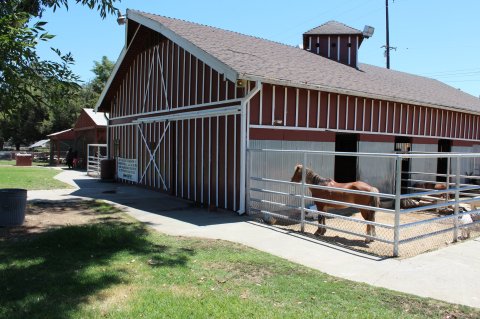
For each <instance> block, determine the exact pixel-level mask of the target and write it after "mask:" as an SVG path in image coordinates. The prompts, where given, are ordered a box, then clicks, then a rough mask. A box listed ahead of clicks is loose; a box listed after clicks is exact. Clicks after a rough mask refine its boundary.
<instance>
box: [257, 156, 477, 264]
mask: <svg viewBox="0 0 480 319" xmlns="http://www.w3.org/2000/svg"><path fill="white" fill-rule="evenodd" d="M338 155H344V156H356V157H363V158H367V159H376V161H380V160H382V161H386V162H387V165H386V166H387V167H390V169H389V170H388V171H385V172H384V174H391V175H393V177H394V178H393V179H392V180H393V185H391V186H392V187H390V186H389V185H383V186H382V187H379V188H380V189H381V190H380V192H378V193H374V195H375V196H376V197H378V198H379V199H380V200H381V205H380V207H373V206H368V207H367V206H365V205H360V204H353V203H351V202H346V201H335V200H331V199H329V198H318V197H313V195H311V192H310V190H311V189H321V190H326V191H329V192H338V193H344V194H345V193H351V194H358V195H364V196H367V195H368V196H372V193H368V192H365V191H359V190H354V189H343V188H333V187H328V186H320V185H313V184H308V183H307V182H306V177H305V174H303V176H302V180H301V182H298V183H295V182H291V181H290V179H291V177H292V175H293V172H294V167H295V165H296V164H302V165H303V166H305V165H306V166H307V167H310V168H312V169H313V170H316V169H317V172H318V173H320V175H321V171H320V169H321V168H322V163H323V162H325V158H329V157H330V158H331V157H334V156H338ZM248 157H249V168H248V174H249V176H248V185H247V187H248V192H247V203H248V205H247V208H248V213H249V214H250V215H252V216H254V217H256V218H260V219H261V220H262V221H264V222H266V223H269V224H272V225H278V226H279V227H283V228H287V229H290V230H293V231H299V232H302V233H305V234H307V235H312V236H313V233H314V232H315V231H316V230H317V229H320V228H323V229H324V230H327V232H326V234H325V235H324V236H321V237H319V238H320V239H322V238H323V239H325V240H329V241H333V242H336V243H338V244H340V245H345V246H348V247H351V248H354V249H359V250H362V251H366V252H369V253H374V254H376V255H382V256H392V255H393V256H399V255H402V256H411V255H415V254H417V253H420V252H423V251H426V250H430V249H434V248H436V247H440V246H442V245H443V244H445V242H446V241H448V242H450V241H453V242H456V241H458V240H459V239H467V238H469V237H473V236H477V235H480V227H479V226H480V225H479V223H480V210H479V209H478V208H480V186H479V184H480V177H479V176H474V175H472V174H471V173H469V172H474V171H478V167H475V165H478V159H479V158H480V154H477V153H462V154H460V153H422V154H418V153H416V154H414V153H408V154H376V153H347V152H343V153H339V152H321V151H299V150H273V149H250V150H249V151H248ZM438 158H445V159H446V160H447V161H448V167H449V169H450V171H449V172H447V174H435V173H429V172H422V171H412V172H402V162H403V161H404V159H410V161H412V163H415V162H418V161H427V162H431V163H436V162H437V159H438ZM415 166H416V167H420V166H421V165H415ZM439 175H442V176H443V177H444V178H445V179H446V182H445V183H438V182H436V177H437V176H439ZM325 177H328V176H325ZM359 179H360V180H368V179H369V177H368V176H360V177H359ZM402 182H403V185H405V182H407V185H410V186H408V187H409V191H408V192H402ZM372 186H375V185H372ZM391 189H393V191H390V190H391ZM315 202H322V203H329V204H335V205H342V206H345V207H347V209H341V210H339V209H336V210H335V209H332V210H327V211H318V210H317V208H316V207H315V206H314V203H315ZM359 209H372V210H374V211H375V212H376V213H375V216H376V219H374V220H364V219H363V218H361V217H360V215H359V214H358V210H359ZM319 216H320V217H324V218H325V219H326V222H325V225H321V224H319V223H318V221H317V220H318V218H319ZM367 226H369V227H372V226H373V227H375V229H376V232H375V233H373V234H372V233H369V234H367V233H366V232H365V229H366V227H367ZM365 239H366V241H365ZM369 241H373V242H370V243H367V242H369ZM400 251H401V252H402V253H401V254H400Z"/></svg>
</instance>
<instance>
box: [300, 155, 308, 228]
mask: <svg viewBox="0 0 480 319" xmlns="http://www.w3.org/2000/svg"><path fill="white" fill-rule="evenodd" d="M306 164H307V153H305V152H303V160H302V167H303V169H302V200H301V208H300V209H301V210H300V212H301V213H300V231H301V232H302V233H303V232H304V231H305V177H306V171H307V167H306Z"/></svg>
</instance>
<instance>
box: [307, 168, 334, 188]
mask: <svg viewBox="0 0 480 319" xmlns="http://www.w3.org/2000/svg"><path fill="white" fill-rule="evenodd" d="M305 177H306V178H305V179H306V180H311V181H312V183H311V184H314V185H320V186H326V185H327V184H328V183H330V182H331V181H332V179H331V178H328V177H322V176H320V175H318V174H317V173H315V172H314V171H313V170H312V169H311V168H308V167H306V168H305Z"/></svg>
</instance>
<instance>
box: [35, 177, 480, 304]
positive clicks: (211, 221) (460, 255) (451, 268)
mask: <svg viewBox="0 0 480 319" xmlns="http://www.w3.org/2000/svg"><path fill="white" fill-rule="evenodd" d="M57 178H58V179H59V180H62V181H64V182H67V183H69V184H71V185H72V186H74V187H75V188H74V189H70V190H53V191H30V192H29V193H28V197H29V200H35V199H42V200H63V199H68V198H72V197H85V198H94V199H103V200H107V201H110V202H112V203H115V204H117V205H120V206H121V207H123V208H124V209H125V211H126V212H127V213H128V214H129V215H131V216H133V217H134V218H136V219H138V220H139V221H141V222H144V223H146V224H147V225H149V226H150V227H152V228H153V229H155V230H157V231H159V232H162V233H166V234H169V235H175V236H192V237H204V238H213V239H223V240H228V241H232V242H237V243H241V244H244V245H246V246H249V247H253V248H256V249H258V250H261V251H264V252H268V253H270V254H273V255H276V256H279V257H282V258H285V259H288V260H291V261H293V262H296V263H299V264H302V265H305V266H308V267H311V268H314V269H318V270H320V271H322V272H325V273H328V274H330V275H333V276H337V277H341V278H345V279H350V280H353V281H358V282H365V283H368V284H371V285H374V286H378V287H384V288H388V289H393V290H397V291H402V292H406V293H411V294H415V295H418V296H423V297H431V298H435V299H440V300H444V301H447V302H451V303H458V304H463V305H468V306H472V307H477V308H480V239H478V238H477V239H474V240H469V241H466V242H463V243H461V244H457V245H452V246H449V247H446V248H443V249H440V250H437V251H434V252H429V253H425V254H422V255H419V256H416V257H413V258H409V259H402V260H398V259H392V258H390V259H379V258H375V257H372V256H370V255H363V254H360V253H356V252H352V251H349V250H345V249H342V248H340V247H338V246H334V245H330V244H328V243H325V242H321V241H316V240H314V239H311V238H305V237H302V236H299V235H297V234H292V233H288V232H287V231H283V230H279V229H275V228H271V227H269V226H265V225H263V224H257V223H255V222H253V221H250V220H248V219H247V218H246V217H241V216H238V215H237V214H235V213H233V212H208V211H206V210H205V209H200V208H195V207H192V205H191V203H190V202H188V201H185V200H181V199H178V198H175V197H173V196H168V195H165V194H161V193H158V192H153V191H150V190H146V189H142V188H140V187H135V186H129V185H124V184H118V183H104V182H99V181H98V180H94V179H91V178H89V177H87V176H85V173H84V172H77V171H64V172H62V173H61V174H59V175H58V176H57Z"/></svg>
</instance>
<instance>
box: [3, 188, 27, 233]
mask: <svg viewBox="0 0 480 319" xmlns="http://www.w3.org/2000/svg"><path fill="white" fill-rule="evenodd" d="M26 207H27V190H26V189H20V188H2V189H0V226H20V225H22V224H23V222H24V221H25V208H26Z"/></svg>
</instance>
